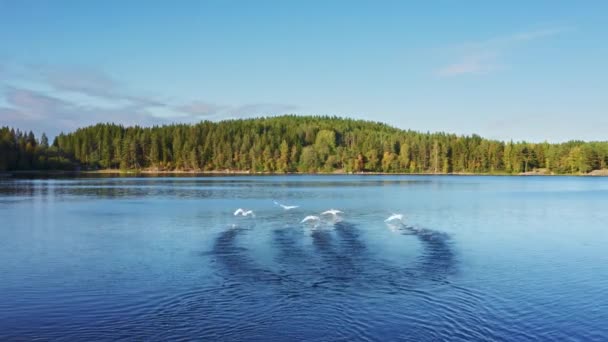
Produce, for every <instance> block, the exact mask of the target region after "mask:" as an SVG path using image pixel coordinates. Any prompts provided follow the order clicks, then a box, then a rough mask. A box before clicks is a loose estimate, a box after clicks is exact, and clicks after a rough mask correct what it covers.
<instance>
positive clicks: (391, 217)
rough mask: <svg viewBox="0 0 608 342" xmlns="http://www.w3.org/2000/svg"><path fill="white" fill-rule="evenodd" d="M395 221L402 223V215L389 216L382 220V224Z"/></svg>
mask: <svg viewBox="0 0 608 342" xmlns="http://www.w3.org/2000/svg"><path fill="white" fill-rule="evenodd" d="M395 220H399V221H403V215H402V214H393V215H391V216H389V217H388V218H387V219H386V220H384V222H392V221H395Z"/></svg>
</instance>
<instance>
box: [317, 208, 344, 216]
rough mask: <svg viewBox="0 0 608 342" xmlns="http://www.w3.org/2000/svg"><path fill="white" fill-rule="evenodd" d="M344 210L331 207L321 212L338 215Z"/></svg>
mask: <svg viewBox="0 0 608 342" xmlns="http://www.w3.org/2000/svg"><path fill="white" fill-rule="evenodd" d="M343 213H344V212H342V211H340V210H337V209H329V210H326V211H324V212H322V213H321V215H333V216H336V215H338V214H343Z"/></svg>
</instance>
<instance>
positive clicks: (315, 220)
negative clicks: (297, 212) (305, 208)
mask: <svg viewBox="0 0 608 342" xmlns="http://www.w3.org/2000/svg"><path fill="white" fill-rule="evenodd" d="M319 220H321V218H320V217H319V216H314V215H310V216H306V217H305V218H304V219H303V220H302V222H300V223H306V222H309V221H314V222H318V221H319Z"/></svg>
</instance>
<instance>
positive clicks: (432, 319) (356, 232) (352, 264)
mask: <svg viewBox="0 0 608 342" xmlns="http://www.w3.org/2000/svg"><path fill="white" fill-rule="evenodd" d="M273 200H277V201H279V202H282V203H285V204H293V205H299V206H300V207H299V208H297V209H293V210H289V211H285V210H283V209H282V208H280V207H277V206H276V205H274V204H273ZM237 208H245V209H251V210H253V211H254V212H255V215H256V216H255V218H253V217H235V216H234V215H233V214H232V213H233V212H234V210H235V209H237ZM330 208H335V209H340V210H342V211H344V214H342V215H341V218H332V217H329V216H328V217H326V218H325V219H324V220H323V221H320V222H318V223H316V224H300V223H299V222H300V221H301V220H302V219H303V218H304V217H305V216H307V215H318V214H319V213H320V212H321V211H324V210H327V209H330ZM607 208H608V178H583V177H472V176H471V177H469V176H466V177H464V176H463V177H451V176H437V177H431V176H429V177H425V176H255V177H253V176H243V177H165V178H154V177H142V178H130V177H124V178H59V179H34V180H32V179H1V180H0V340H31V339H42V340H67V341H74V340H117V339H126V340H169V339H170V340H179V339H182V340H192V339H196V340H222V341H270V340H285V341H299V340H308V341H335V340H342V341H352V340H370V341H372V340H374V341H387V340H411V341H436V340H450V341H471V340H510V341H527V340H530V341H535V340H537V341H549V340H555V341H564V340H574V341H576V340H578V341H593V340H596V341H601V340H608V292H607V291H608V249H607V247H608V210H607ZM392 213H402V214H404V215H405V220H404V223H403V224H391V225H387V224H386V223H384V219H386V218H387V217H388V216H390V215H391V214H392Z"/></svg>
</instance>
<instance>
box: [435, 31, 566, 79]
mask: <svg viewBox="0 0 608 342" xmlns="http://www.w3.org/2000/svg"><path fill="white" fill-rule="evenodd" d="M570 30H571V29H570V28H549V29H542V30H534V31H527V32H519V33H514V34H511V35H506V36H498V37H493V38H490V39H487V40H483V41H478V42H469V43H465V44H461V45H459V46H457V47H456V48H455V49H454V50H456V51H457V52H456V53H454V55H456V56H457V57H456V58H457V61H456V62H453V63H450V64H447V65H445V66H443V67H441V68H439V69H437V70H436V71H435V73H436V74H437V75H438V76H441V77H450V76H459V75H466V74H484V73H488V72H491V71H495V70H499V69H502V68H503V62H502V61H501V59H502V57H503V56H504V55H505V54H506V53H507V52H510V51H512V50H516V49H518V48H519V47H520V46H522V45H523V44H525V43H529V42H532V41H536V40H540V39H544V38H549V37H553V36H556V35H559V34H562V33H564V32H567V31H570Z"/></svg>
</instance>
